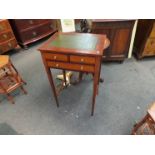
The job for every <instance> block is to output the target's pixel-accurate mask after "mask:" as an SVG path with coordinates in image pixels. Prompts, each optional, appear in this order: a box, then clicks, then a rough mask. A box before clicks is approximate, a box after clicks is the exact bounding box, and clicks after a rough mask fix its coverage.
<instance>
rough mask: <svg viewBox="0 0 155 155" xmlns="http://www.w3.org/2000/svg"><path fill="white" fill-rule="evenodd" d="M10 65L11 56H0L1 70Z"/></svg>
mask: <svg viewBox="0 0 155 155" xmlns="http://www.w3.org/2000/svg"><path fill="white" fill-rule="evenodd" d="M8 63H9V56H7V55H0V69H1V68H3V67H4V66H5V65H7V64H8Z"/></svg>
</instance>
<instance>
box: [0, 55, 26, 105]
mask: <svg viewBox="0 0 155 155" xmlns="http://www.w3.org/2000/svg"><path fill="white" fill-rule="evenodd" d="M23 84H26V83H25V82H24V81H23V80H22V78H21V77H20V75H19V74H18V72H17V70H16V68H15V67H14V65H13V64H12V63H11V60H10V59H9V56H6V55H0V94H5V95H6V96H7V98H8V100H9V101H11V103H14V100H13V97H12V96H11V95H10V93H11V92H12V91H14V90H15V89H17V88H18V87H20V89H21V90H22V91H23V92H24V94H27V92H26V90H25V89H24V88H23Z"/></svg>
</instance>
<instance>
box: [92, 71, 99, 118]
mask: <svg viewBox="0 0 155 155" xmlns="http://www.w3.org/2000/svg"><path fill="white" fill-rule="evenodd" d="M97 84H98V77H97V74H95V75H94V83H93V99H92V110H91V116H93V115H94V109H95V99H96V95H97Z"/></svg>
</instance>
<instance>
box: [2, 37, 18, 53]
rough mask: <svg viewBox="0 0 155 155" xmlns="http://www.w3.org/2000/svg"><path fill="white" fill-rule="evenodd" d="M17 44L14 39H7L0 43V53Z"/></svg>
mask: <svg viewBox="0 0 155 155" xmlns="http://www.w3.org/2000/svg"><path fill="white" fill-rule="evenodd" d="M16 46H17V42H16V40H15V39H12V40H9V41H7V42H4V43H1V44H0V53H3V52H6V51H9V50H11V49H13V48H15V47H16Z"/></svg>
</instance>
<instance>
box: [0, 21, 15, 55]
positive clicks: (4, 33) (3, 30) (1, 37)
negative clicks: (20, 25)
mask: <svg viewBox="0 0 155 155" xmlns="http://www.w3.org/2000/svg"><path fill="white" fill-rule="evenodd" d="M16 46H17V41H16V38H15V36H14V33H13V31H12V29H11V27H10V24H9V21H8V20H6V19H3V20H0V54H2V53H5V52H7V51H9V50H11V49H14V48H15V47H16Z"/></svg>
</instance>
